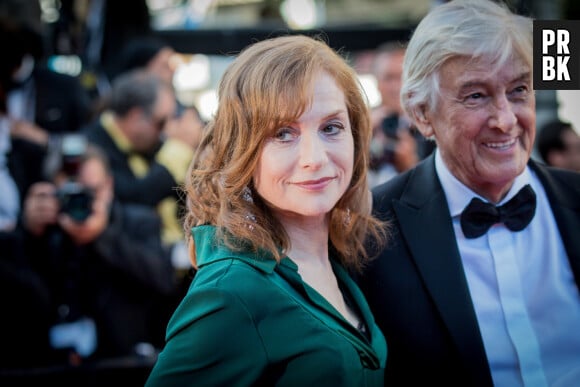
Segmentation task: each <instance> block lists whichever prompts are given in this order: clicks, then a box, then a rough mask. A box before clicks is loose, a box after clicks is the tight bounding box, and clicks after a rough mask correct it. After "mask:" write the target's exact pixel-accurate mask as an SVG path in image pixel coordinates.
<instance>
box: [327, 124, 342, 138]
mask: <svg viewBox="0 0 580 387" xmlns="http://www.w3.org/2000/svg"><path fill="white" fill-rule="evenodd" d="M343 128H344V127H343V126H342V125H341V124H338V123H332V124H328V125H326V126H324V127H323V128H322V131H323V132H324V133H325V134H327V135H328V134H330V135H332V134H338V133H339V132H340V131H341V130H342V129H343Z"/></svg>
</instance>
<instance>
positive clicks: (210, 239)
mask: <svg viewBox="0 0 580 387" xmlns="http://www.w3.org/2000/svg"><path fill="white" fill-rule="evenodd" d="M216 231H217V228H216V227H215V226H209V225H206V226H197V227H194V228H192V230H191V234H192V236H193V238H194V240H195V249H196V260H197V266H198V267H200V268H201V267H202V266H204V265H208V264H210V263H213V262H216V261H220V260H223V259H232V258H235V259H239V260H240V261H243V262H246V263H247V264H249V265H251V266H253V267H255V268H256V269H258V270H260V271H263V272H265V273H272V272H273V271H274V269H275V268H276V266H277V265H278V262H276V260H275V259H274V257H273V256H272V255H271V254H270V253H268V252H266V251H258V252H253V251H245V250H243V251H232V250H230V249H229V248H228V247H226V246H225V245H224V244H222V243H219V241H218V240H217V239H216ZM280 265H282V266H285V267H288V268H289V269H291V270H293V271H296V272H297V271H298V266H297V265H296V264H295V263H294V262H292V261H291V260H290V259H289V258H287V257H285V258H283V259H282V260H281V261H280Z"/></svg>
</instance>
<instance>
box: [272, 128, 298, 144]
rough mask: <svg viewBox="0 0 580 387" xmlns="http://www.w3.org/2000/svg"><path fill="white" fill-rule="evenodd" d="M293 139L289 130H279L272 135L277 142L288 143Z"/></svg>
mask: <svg viewBox="0 0 580 387" xmlns="http://www.w3.org/2000/svg"><path fill="white" fill-rule="evenodd" d="M293 137H294V136H293V133H292V130H290V128H281V129H279V130H278V131H277V132H276V133H275V134H274V139H276V140H277V141H290V140H292V138H293Z"/></svg>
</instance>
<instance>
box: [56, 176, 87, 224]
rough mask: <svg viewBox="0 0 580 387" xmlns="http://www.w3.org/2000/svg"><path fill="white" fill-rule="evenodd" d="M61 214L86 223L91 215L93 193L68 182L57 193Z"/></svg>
mask: <svg viewBox="0 0 580 387" xmlns="http://www.w3.org/2000/svg"><path fill="white" fill-rule="evenodd" d="M56 195H57V197H58V202H59V204H60V212H62V213H65V214H67V215H69V216H70V217H71V218H73V219H74V220H76V221H78V222H83V221H85V220H86V219H87V218H88V217H89V215H90V214H91V212H92V211H93V210H92V206H93V192H92V191H91V190H89V189H88V188H86V187H83V186H82V185H81V184H79V183H77V182H74V181H67V182H66V183H64V185H62V186H61V187H60V188H59V189H58V191H57V192H56Z"/></svg>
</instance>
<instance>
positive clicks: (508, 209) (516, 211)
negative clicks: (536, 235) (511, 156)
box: [461, 185, 536, 239]
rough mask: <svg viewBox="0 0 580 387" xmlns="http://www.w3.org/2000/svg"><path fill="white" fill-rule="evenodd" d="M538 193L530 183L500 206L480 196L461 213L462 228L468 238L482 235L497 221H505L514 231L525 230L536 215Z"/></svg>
mask: <svg viewBox="0 0 580 387" xmlns="http://www.w3.org/2000/svg"><path fill="white" fill-rule="evenodd" d="M535 211H536V194H535V193H534V190H533V189H532V187H530V186H529V185H526V186H525V187H524V188H522V189H521V190H520V192H518V193H517V195H516V196H514V197H513V198H511V199H510V200H509V201H508V202H507V203H505V204H504V205H501V206H499V207H496V206H494V205H493V204H491V203H486V202H484V201H482V200H480V199H478V198H473V199H471V202H469V204H468V205H467V207H465V209H464V210H463V212H462V213H461V229H462V230H463V234H465V237H466V238H470V239H471V238H477V237H480V236H482V235H483V234H485V233H486V232H487V230H489V228H490V227H491V226H492V225H494V224H495V223H503V224H505V226H506V227H507V228H509V229H510V230H512V231H520V230H523V229H524V228H525V227H526V226H527V225H528V223H530V221H531V220H532V218H533V217H534V213H535Z"/></svg>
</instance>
